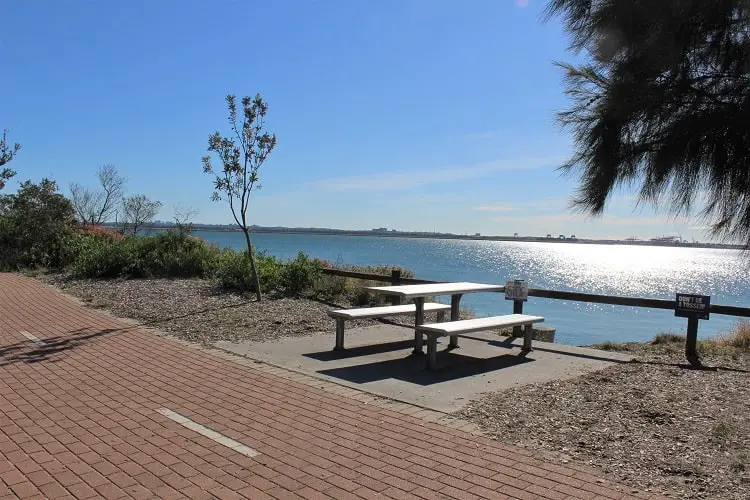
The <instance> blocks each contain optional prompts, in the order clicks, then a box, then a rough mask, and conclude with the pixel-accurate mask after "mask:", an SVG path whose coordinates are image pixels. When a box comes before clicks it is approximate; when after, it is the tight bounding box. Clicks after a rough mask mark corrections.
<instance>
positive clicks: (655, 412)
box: [461, 343, 750, 500]
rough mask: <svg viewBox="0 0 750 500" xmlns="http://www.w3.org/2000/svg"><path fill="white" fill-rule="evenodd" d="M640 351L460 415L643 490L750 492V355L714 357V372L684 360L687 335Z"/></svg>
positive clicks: (498, 396)
mask: <svg viewBox="0 0 750 500" xmlns="http://www.w3.org/2000/svg"><path fill="white" fill-rule="evenodd" d="M619 350H622V349H619ZM634 351H636V352H638V353H639V358H638V361H637V362H634V363H628V364H622V365H617V366H613V367H609V368H606V369H605V370H602V371H599V372H596V373H592V374H589V375H584V376H582V377H578V378H576V379H572V380H568V381H555V382H549V383H545V384H537V385H531V386H526V387H522V388H519V389H511V390H508V391H504V392H501V393H494V394H489V395H487V396H486V397H484V398H483V399H482V400H480V401H477V402H474V403H471V404H470V405H469V406H467V407H466V408H465V409H464V410H463V411H462V412H461V416H462V417H464V418H467V419H468V420H471V421H473V422H475V423H477V424H479V425H480V427H481V428H482V429H483V430H484V431H485V432H487V433H489V434H490V435H492V436H493V437H494V438H496V439H498V440H500V441H503V442H506V443H510V444H516V445H521V446H527V447H530V448H534V449H544V450H551V451H555V452H559V454H560V457H561V458H560V460H562V461H563V462H565V461H567V460H575V461H579V462H584V463H587V464H589V465H592V466H597V467H600V468H602V469H603V470H604V471H606V472H607V473H609V474H611V476H612V478H613V479H615V480H617V481H621V482H623V483H626V484H629V485H631V486H633V487H635V488H638V489H648V490H653V491H660V492H665V493H670V494H671V495H673V496H677V497H681V498H712V499H713V498H716V499H732V500H735V499H737V500H739V499H743V500H744V499H747V498H750V417H749V416H750V373H748V372H747V371H746V370H748V369H749V368H750V355H749V354H748V353H746V352H741V351H739V350H732V349H726V350H724V351H723V352H721V353H716V352H714V353H713V354H711V355H706V359H705V361H706V364H709V365H712V366H721V367H722V368H720V369H718V370H716V371H708V370H693V369H688V368H686V367H684V366H680V365H681V364H682V363H684V358H683V357H682V356H681V354H679V352H680V351H681V345H680V344H678V343H675V344H673V345H668V346H650V345H648V344H640V345H639V346H638V348H635V347H634V348H632V349H627V352H628V353H630V354H632V353H634Z"/></svg>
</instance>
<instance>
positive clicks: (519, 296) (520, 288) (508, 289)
mask: <svg viewBox="0 0 750 500" xmlns="http://www.w3.org/2000/svg"><path fill="white" fill-rule="evenodd" d="M528 299H529V285H528V283H526V281H525V280H508V281H506V282H505V300H513V301H518V300H522V301H524V302H525V301H527V300H528Z"/></svg>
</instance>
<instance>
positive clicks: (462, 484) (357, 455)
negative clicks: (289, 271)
mask: <svg viewBox="0 0 750 500" xmlns="http://www.w3.org/2000/svg"><path fill="white" fill-rule="evenodd" d="M21 330H25V331H28V332H30V333H32V334H34V335H36V336H37V337H39V338H41V339H43V340H45V341H46V342H47V346H46V347H40V346H39V345H37V344H35V343H34V342H31V341H29V340H28V339H26V338H25V337H24V336H22V335H21V334H20V333H19V332H20V331H21ZM293 378H294V377H293ZM162 407H166V408H169V409H171V410H173V411H175V412H178V413H180V414H181V415H184V416H186V417H188V418H190V419H192V420H193V421H195V422H198V423H201V424H203V425H205V426H207V427H209V428H211V429H214V430H215V431H217V432H220V433H221V434H224V435H225V436H228V437H231V438H232V439H234V440H236V441H239V442H241V443H242V444H245V445H247V446H249V447H251V448H253V449H255V450H257V451H258V452H260V455H259V456H257V457H254V458H248V457H246V456H244V455H241V454H239V453H237V452H235V451H234V450H232V449H230V448H227V447H225V446H223V445H221V444H218V443H216V442H214V441H212V440H211V439H209V438H207V437H204V436H202V435H199V434H197V433H196V432H193V431H192V430H189V429H186V428H184V427H182V426H181V425H179V424H177V423H176V422H173V421H172V420H170V419H168V418H166V417H164V416H162V415H161V414H159V413H158V412H157V411H156V410H157V409H159V408H162ZM633 493H634V492H633V491H631V490H630V489H627V488H623V487H621V486H619V485H617V484H613V483H611V482H609V481H606V480H603V479H601V478H600V477H599V476H597V475H596V473H595V472H593V471H590V470H589V469H587V468H584V467H579V466H571V467H561V466H558V465H553V464H549V463H545V462H543V461H540V460H538V459H536V458H534V457H533V456H532V454H531V453H529V452H528V451H526V450H522V449H516V448H513V447H509V446H504V445H501V444H499V443H496V442H494V441H491V440H489V439H486V438H483V437H479V436H475V435H471V434H467V433H465V432H463V431H461V430H458V429H454V428H451V427H446V426H444V425H441V424H437V423H430V422H425V421H424V420H423V419H420V418H417V417H415V416H409V415H406V414H403V413H400V412H396V411H393V410H390V409H387V408H383V407H380V406H378V405H374V404H366V403H364V402H362V401H358V400H356V399H352V398H349V397H346V396H342V395H339V394H332V393H331V392H330V391H325V390H323V389H320V388H316V387H311V386H310V385H306V384H303V383H300V382H299V377H297V380H296V381H295V380H290V378H287V377H284V376H279V375H274V374H271V373H268V372H267V371H264V370H261V369H255V368H253V367H251V366H246V364H239V363H235V362H233V361H232V360H228V359H225V357H219V356H216V355H213V354H211V353H210V352H206V351H203V350H198V349H194V348H192V347H190V346H186V345H185V344H184V343H182V342H180V341H177V340H174V339H170V338H168V337H164V336H160V335H157V334H155V333H154V332H151V331H148V330H145V329H142V328H138V327H134V326H131V325H128V324H127V323H125V322H123V321H120V320H118V319H115V318H112V317H111V316H108V315H106V314H103V313H100V312H97V311H94V310H90V309H87V308H84V307H82V306H80V305H78V304H77V303H76V302H74V301H73V300H72V299H70V298H68V297H67V296H65V295H63V294H61V293H59V292H57V291H55V290H52V289H50V288H48V287H46V286H44V285H42V284H40V283H38V282H36V281H35V280H32V279H29V278H25V277H21V276H18V275H13V274H0V500H4V499H5V498H16V497H20V498H80V499H85V498H95V497H100V498H108V499H116V498H222V499H229V498H252V499H264V498H293V499H299V498H307V499H318V498H337V499H338V498H397V499H400V498H403V499H407V498H414V499H420V498H421V499H425V498H453V499H463V498H471V499H474V498H483V499H492V498H519V499H525V498H548V499H558V498H582V499H587V498H609V499H621V498H650V497H649V496H648V495H647V494H643V493H636V494H635V495H636V496H635V497H634V496H631V494H633Z"/></svg>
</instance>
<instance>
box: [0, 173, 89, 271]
mask: <svg viewBox="0 0 750 500" xmlns="http://www.w3.org/2000/svg"><path fill="white" fill-rule="evenodd" d="M75 229H76V222H75V218H74V215H73V205H72V204H71V203H70V201H69V200H68V199H66V198H65V197H64V196H63V195H62V194H60V193H58V192H57V184H56V183H55V182H54V181H51V180H49V179H43V180H42V182H40V183H39V184H34V183H32V182H31V181H26V182H24V183H23V184H21V187H20V188H19V189H18V192H17V193H16V194H10V195H3V196H0V269H6V270H17V269H19V268H27V267H49V268H60V267H63V266H65V265H66V263H67V262H68V260H69V258H70V252H69V246H70V240H71V238H72V237H73V235H74V234H75Z"/></svg>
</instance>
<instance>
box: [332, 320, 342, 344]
mask: <svg viewBox="0 0 750 500" xmlns="http://www.w3.org/2000/svg"><path fill="white" fill-rule="evenodd" d="M333 350H334V351H343V350H344V318H336V347H334V348H333Z"/></svg>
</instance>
